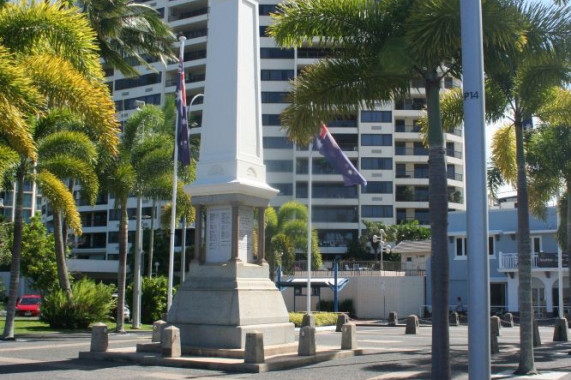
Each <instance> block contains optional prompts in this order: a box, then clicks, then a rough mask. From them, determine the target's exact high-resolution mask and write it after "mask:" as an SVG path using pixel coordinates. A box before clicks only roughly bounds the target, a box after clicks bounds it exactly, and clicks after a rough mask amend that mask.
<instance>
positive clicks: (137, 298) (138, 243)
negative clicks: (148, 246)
mask: <svg viewBox="0 0 571 380" xmlns="http://www.w3.org/2000/svg"><path fill="white" fill-rule="evenodd" d="M142 214H143V198H142V196H141V195H140V194H139V196H138V197H137V221H136V222H137V230H136V232H135V252H134V256H135V263H134V265H133V267H134V268H133V271H132V272H133V310H132V315H131V321H132V325H131V326H132V328H134V329H138V328H140V327H141V326H140V323H141V322H140V320H139V317H140V315H141V267H142V265H141V251H142V249H143V247H142V243H143V237H142V236H141V234H142V233H143V228H142V225H141V223H142V221H143V215H142Z"/></svg>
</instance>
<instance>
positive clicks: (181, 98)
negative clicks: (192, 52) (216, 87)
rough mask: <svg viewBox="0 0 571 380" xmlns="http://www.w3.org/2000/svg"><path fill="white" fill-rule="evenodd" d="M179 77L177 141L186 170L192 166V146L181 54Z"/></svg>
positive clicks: (177, 89)
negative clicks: (189, 134) (190, 143)
mask: <svg viewBox="0 0 571 380" xmlns="http://www.w3.org/2000/svg"><path fill="white" fill-rule="evenodd" d="M179 61H180V65H179V69H178V71H179V76H178V84H177V88H176V108H177V115H178V120H177V131H176V133H177V140H178V160H179V161H180V164H181V165H182V167H183V168H184V167H185V166H187V165H190V146H189V144H188V115H187V107H186V89H185V87H184V55H183V53H182V52H181V54H180V58H179Z"/></svg>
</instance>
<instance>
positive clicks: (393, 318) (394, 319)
mask: <svg viewBox="0 0 571 380" xmlns="http://www.w3.org/2000/svg"><path fill="white" fill-rule="evenodd" d="M398 323H399V317H398V314H397V312H396V311H391V312H389V326H396V325H397V324H398Z"/></svg>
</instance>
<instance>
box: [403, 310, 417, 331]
mask: <svg viewBox="0 0 571 380" xmlns="http://www.w3.org/2000/svg"><path fill="white" fill-rule="evenodd" d="M417 328H418V317H417V316H416V315H414V314H411V315H409V316H408V317H407V319H406V329H405V331H404V333H405V334H416V332H417V331H416V330H417Z"/></svg>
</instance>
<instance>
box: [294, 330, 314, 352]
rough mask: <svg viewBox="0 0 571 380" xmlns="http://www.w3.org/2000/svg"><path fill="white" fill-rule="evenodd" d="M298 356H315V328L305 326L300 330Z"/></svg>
mask: <svg viewBox="0 0 571 380" xmlns="http://www.w3.org/2000/svg"><path fill="white" fill-rule="evenodd" d="M297 354H298V355H299V356H313V355H315V327H311V326H304V327H302V328H301V329H300V330H299V346H298V348H297Z"/></svg>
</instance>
